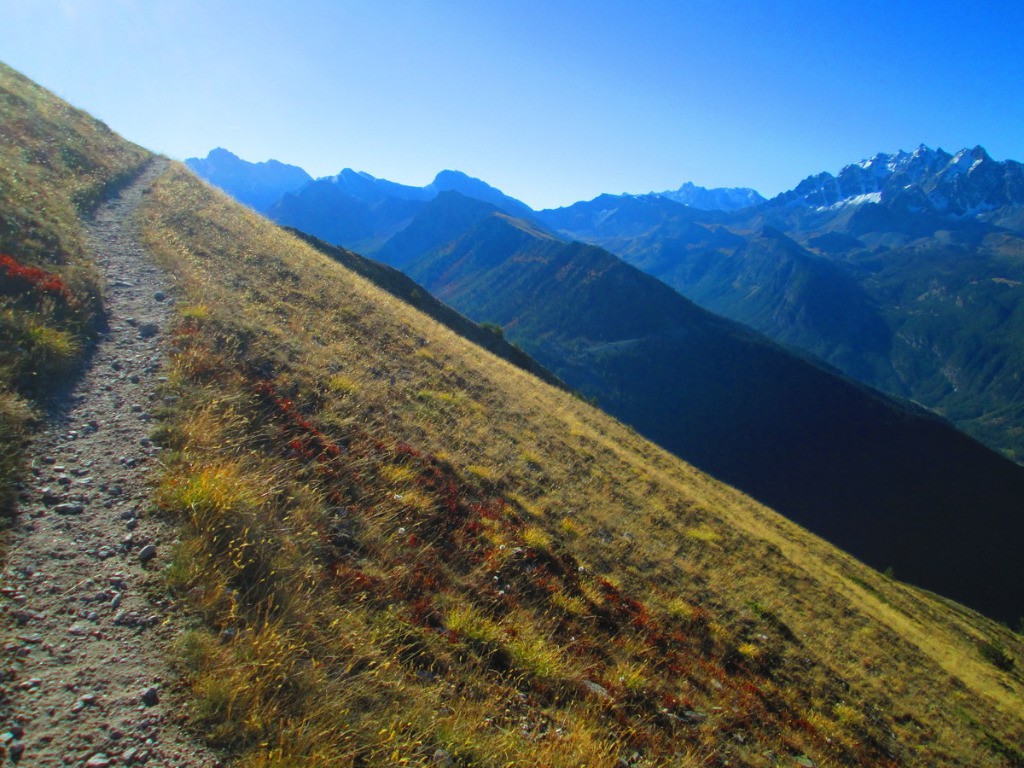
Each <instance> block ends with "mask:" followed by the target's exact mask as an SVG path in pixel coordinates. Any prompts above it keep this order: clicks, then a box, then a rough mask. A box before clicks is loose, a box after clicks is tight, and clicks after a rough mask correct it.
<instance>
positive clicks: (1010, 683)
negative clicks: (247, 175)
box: [0, 70, 1024, 766]
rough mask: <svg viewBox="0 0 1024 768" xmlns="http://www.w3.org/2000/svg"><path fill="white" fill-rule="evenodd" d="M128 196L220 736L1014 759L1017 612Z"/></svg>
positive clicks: (164, 502)
mask: <svg viewBox="0 0 1024 768" xmlns="http://www.w3.org/2000/svg"><path fill="white" fill-rule="evenodd" d="M12 79H13V80H14V81H15V82H20V81H19V80H18V79H17V77H16V76H15V75H14V74H13V73H11V72H10V71H9V70H4V71H3V72H2V73H0V81H2V83H3V85H4V87H10V82H11V81H12ZM39 93H40V95H39V102H38V103H37V105H36V106H35V107H33V108H32V109H30V110H28V111H26V112H25V114H24V117H25V119H26V121H27V122H28V123H30V124H32V125H35V126H44V125H45V122H44V121H43V120H42V117H43V115H44V114H45V113H46V111H47V110H52V109H56V108H60V109H64V108H65V107H64V106H63V105H61V104H60V102H59V101H57V100H56V99H55V98H54V97H52V96H50V95H48V94H45V93H41V92H39ZM36 109H38V110H40V113H39V114H36V113H35V111H33V110H36ZM55 127H56V128H59V129H60V130H56V131H50V130H49V128H47V136H46V140H47V142H52V143H53V144H54V146H56V147H60V146H61V143H62V138H61V137H62V135H63V130H64V129H66V127H67V125H66V123H65V122H64V121H60V122H58V123H56V124H55ZM94 128H98V126H96V125H95V124H94ZM2 142H3V143H5V144H6V143H7V142H8V138H7V135H6V134H5V135H4V137H3V139H2ZM113 145H114V146H113V149H114V150H115V151H117V152H126V153H134V152H136V150H134V149H133V148H131V147H130V146H129V145H126V144H123V143H121V142H119V141H113ZM5 149H9V147H5ZM32 170H33V172H36V173H38V178H39V179H40V180H42V182H43V183H51V184H54V185H55V188H56V187H57V186H59V185H57V184H56V182H57V181H58V180H59V178H60V177H59V175H58V174H57V173H56V172H55V171H54V169H53V168H50V167H45V166H41V165H37V166H33V168H32ZM30 192H31V190H30ZM3 213H4V215H7V214H8V213H9V211H7V210H6V208H5V209H4V211H3ZM26 216H27V217H28V219H31V220H32V221H35V222H40V221H42V218H41V217H40V216H39V210H38V209H37V210H35V211H34V212H33V211H28V212H27V213H26ZM143 224H144V228H145V237H146V239H147V242H148V244H149V247H150V248H151V249H152V251H153V253H154V254H155V255H156V256H158V258H160V259H161V261H162V263H163V264H164V265H165V267H166V268H167V269H168V270H169V272H170V274H171V275H172V276H173V278H174V279H175V280H176V283H177V291H178V293H179V295H180V298H181V301H179V302H177V311H178V313H179V317H178V321H177V326H176V329H175V333H174V341H173V347H172V349H171V361H170V363H169V367H168V370H167V377H168V381H167V389H166V392H165V398H164V402H165V405H166V409H165V412H164V413H163V414H162V427H161V432H160V439H162V440H163V441H164V442H165V443H166V444H167V445H168V446H169V448H170V450H169V451H168V452H167V453H166V461H167V469H166V472H165V475H164V477H163V478H162V480H161V482H160V485H159V487H158V488H157V489H156V491H155V493H156V500H157V502H158V503H159V505H160V508H161V509H163V514H167V515H170V516H173V519H175V520H178V521H179V523H180V525H181V538H180V544H179V546H178V551H177V552H176V554H175V556H174V561H173V564H172V565H171V566H170V567H169V568H168V569H167V570H166V571H165V573H166V578H167V584H168V588H169V589H171V590H173V591H174V594H175V595H176V597H177V599H178V601H179V604H180V605H181V606H182V607H183V609H184V610H185V611H187V612H189V613H190V614H191V615H192V616H193V617H194V621H195V627H194V629H193V631H191V632H190V633H189V634H187V635H186V636H185V637H183V639H182V641H181V643H180V648H179V655H180V658H179V661H180V665H181V669H182V674H183V676H184V678H185V681H186V682H187V684H188V685H189V686H190V688H191V690H192V692H193V694H194V704H193V706H192V707H191V709H190V715H191V717H192V721H193V723H194V725H195V727H196V728H197V729H198V731H199V733H200V734H202V735H203V736H204V737H205V738H207V739H209V740H210V741H211V742H213V743H216V744H220V745H222V746H224V747H225V748H226V749H228V750H229V753H230V755H231V757H232V758H233V763H234V764H236V765H246V766H286V765H287V766H295V765H303V766H316V765H331V766H338V765H341V766H345V765H353V766H354V765H364V766H365V765H402V764H431V763H433V764H443V763H446V762H447V763H454V764H456V765H483V766H488V765H509V764H530V763H533V764H537V765H574V766H575V765H583V764H586V765H590V766H601V765H609V766H610V765H621V764H623V762H625V763H626V764H630V765H680V764H682V765H686V764H692V765H698V764H699V765H725V764H729V765H733V766H736V765H754V766H769V765H780V766H793V765H810V764H815V765H868V764H870V765H935V764H941V765H964V766H967V765H971V766H976V765H981V766H1005V765H1018V764H1020V763H1021V761H1022V760H1024V756H1022V755H1021V752H1020V748H1019V744H1020V743H1021V741H1022V739H1024V720H1022V717H1021V712H1022V709H1024V708H1022V701H1024V678H1022V675H1021V664H1022V662H1021V661H1020V660H1021V659H1022V658H1024V644H1022V642H1021V639H1020V638H1019V637H1018V636H1016V635H1014V634H1012V633H1011V632H1009V631H1008V630H1006V629H1005V628H1004V627H1001V626H999V625H997V624H995V623H993V622H991V621H988V620H986V619H984V618H983V617H980V616H979V615H977V614H975V613H973V612H971V611H968V610H965V609H963V608H961V607H959V606H956V605H954V604H951V603H948V602H946V601H944V600H941V599H938V598H936V597H934V596H932V595H929V594H927V593H924V592H921V591H919V590H916V589H914V588H911V587H908V586H906V585H903V584H900V583H898V582H895V581H892V580H890V579H887V578H884V577H882V576H881V575H879V574H878V573H877V572H875V571H873V570H871V569H869V568H865V567H864V566H863V565H861V564H859V563H858V562H856V561H855V560H853V559H852V558H850V557H848V556H846V555H844V554H843V553H841V552H839V551H837V550H836V549H834V548H833V547H831V546H829V545H828V544H826V543H824V542H822V541H821V540H820V539H818V538H816V537H814V536H811V535H809V534H808V533H807V532H806V531H804V530H803V529H801V528H799V527H798V526H795V525H793V524H792V523H790V522H788V521H786V520H785V519H783V518H781V517H779V516H778V515H776V514H775V513H773V512H771V511H770V510H768V509H766V508H764V507H762V506H760V505H758V504H756V503H754V502H752V501H751V500H750V499H749V498H747V497H745V496H743V495H742V494H740V493H738V492H736V491H735V490H733V489H731V488H728V487H726V486H724V485H722V484H720V483H718V482H715V481H714V480H712V479H710V478H708V477H707V476H705V475H703V474H702V473H700V472H698V471H696V470H694V469H693V468H691V467H689V466H688V465H686V464H684V463H682V462H680V461H679V460H678V459H676V458H674V457H672V456H670V455H668V454H666V453H665V452H664V451H661V450H660V449H658V448H656V447H655V446H653V445H651V444H650V443H648V442H646V441H644V440H642V439H640V438H639V437H637V436H636V435H635V434H634V433H633V432H631V431H630V430H628V429H626V428H624V427H622V425H620V424H618V423H617V422H615V421H613V420H611V419H609V418H608V417H607V416H605V415H604V414H602V413H600V412H598V411H596V410H594V409H592V408H590V407H589V406H587V405H586V404H585V403H582V402H581V401H579V400H578V399H576V398H573V397H571V396H569V395H567V394H566V393H565V392H563V391H561V390H559V389H557V388H554V387H551V386H548V385H546V384H543V383H541V382H539V381H538V380H537V379H536V378H535V377H533V376H531V375H529V374H527V373H526V372H524V371H522V370H521V369H520V368H518V367H516V366H513V365H511V364H509V363H507V362H505V361H503V360H501V359H499V358H496V357H493V356H491V355H490V354H489V353H487V352H484V351H481V350H480V348H479V347H476V346H475V345H473V344H471V343H469V342H468V341H466V340H465V339H463V338H461V337H459V336H457V335H455V334H453V333H452V332H451V331H450V330H449V329H448V328H447V327H444V326H442V325H440V324H438V323H436V322H435V321H434V320H432V319H431V318H429V317H427V316H426V315H424V314H422V313H420V312H418V311H417V310H416V309H414V308H412V307H410V306H409V305H408V304H405V303H404V302H401V301H400V300H398V299H397V298H396V297H395V296H393V295H392V294H391V293H389V292H387V291H385V290H382V289H381V288H379V287H377V286H374V285H372V284H371V283H370V282H369V281H367V280H366V279H364V278H363V277H360V276H358V275H357V274H355V273H354V272H353V271H351V270H349V269H347V268H345V267H344V266H343V265H341V264H339V263H338V262H337V261H335V260H332V259H327V258H324V256H323V254H322V253H320V252H319V251H318V250H316V249H314V248H312V247H311V246H310V245H308V244H307V243H304V242H303V241H301V240H299V239H298V238H295V237H294V236H292V235H290V234H288V233H286V232H284V231H283V230H280V229H278V228H276V227H274V226H273V225H271V224H270V223H268V222H267V221H265V220H263V219H261V218H259V217H258V216H256V215H255V214H253V213H252V212H250V211H248V210H246V209H244V208H242V207H241V206H239V205H238V204H235V203H232V202H230V201H228V200H227V199H226V198H225V197H223V196H222V195H220V194H218V193H215V192H213V191H212V190H211V189H209V188H208V187H206V186H205V185H203V184H201V183H200V182H198V181H197V180H196V179H195V178H194V177H192V176H191V175H190V174H188V173H187V172H186V171H185V170H184V169H183V168H181V167H176V168H175V169H174V170H172V171H171V172H170V173H169V174H168V175H167V176H166V177H165V178H164V179H162V180H161V181H160V183H159V184H158V186H157V187H156V188H155V189H154V191H153V193H152V194H150V195H148V196H147V201H146V204H145V209H144V211H143ZM68 231H70V232H75V231H77V227H76V226H75V225H74V219H73V218H72V219H70V220H69V227H68ZM11 242H12V243H13V245H12V247H16V246H18V244H19V240H18V237H17V236H15V237H13V239H12V241H11Z"/></svg>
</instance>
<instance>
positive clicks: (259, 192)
mask: <svg viewBox="0 0 1024 768" xmlns="http://www.w3.org/2000/svg"><path fill="white" fill-rule="evenodd" d="M185 165H187V166H188V167H189V168H191V169H192V170H193V171H195V173H196V175H198V176H199V177H201V178H203V179H206V180H207V181H208V182H210V183H211V184H213V185H214V186H217V187H220V188H221V189H223V190H224V191H225V192H227V193H228V194H230V195H231V196H232V197H233V198H235V199H236V200H238V202H240V203H245V204H246V205H248V206H249V207H250V208H254V209H256V210H257V211H260V212H264V211H266V210H267V208H268V207H270V206H271V205H273V204H274V203H275V202H276V201H277V200H278V199H279V198H280V197H281V196H282V195H285V194H287V193H288V192H293V191H295V190H297V189H299V188H300V187H302V186H303V185H305V184H307V183H309V182H311V181H312V180H313V177H312V176H310V175H309V174H308V173H306V172H305V171H304V170H302V169H301V168H299V167H298V166H296V165H285V164H284V163H281V162H278V161H277V160H267V161H266V162H263V163H250V162H247V161H245V160H242V159H241V158H240V157H238V155H235V154H233V153H231V152H228V150H226V149H221V148H218V149H214V150H211V151H210V153H209V154H208V155H207V156H206V157H205V158H202V159H200V158H198V157H193V158H190V159H188V160H186V161H185Z"/></svg>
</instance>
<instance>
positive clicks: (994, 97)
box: [0, 0, 1024, 208]
mask: <svg viewBox="0 0 1024 768" xmlns="http://www.w3.org/2000/svg"><path fill="white" fill-rule="evenodd" d="M0 19H2V20H3V21H2V23H0V60H3V61H5V62H6V63H8V64H10V65H11V66H13V67H15V68H16V69H19V70H20V71H22V72H24V73H25V74H26V75H28V76H29V77H32V78H33V79H35V80H37V81H38V82H40V83H41V84H42V85H44V86H46V87H48V88H50V89H52V90H54V91H55V92H56V93H57V94H58V95H60V96H62V97H64V98H66V99H68V100H69V101H71V102H72V103H73V104H75V105H76V106H79V107H82V108H84V109H86V110H88V111H89V112H91V113H92V114H94V115H96V116H97V117H99V118H101V119H103V120H104V121H106V122H107V123H108V124H109V125H110V126H111V127H112V128H114V129H115V130H117V131H118V132H119V133H121V134H122V135H124V136H125V137H127V138H129V139H132V140H133V141H136V142H138V143H140V144H142V145H144V146H146V147H148V148H150V149H153V150H157V151H160V152H164V153H166V154H168V155H170V156H171V157H175V158H178V159H183V158H185V157H190V156H194V155H205V154H206V152H207V151H208V150H210V149H211V148H213V147H215V146H224V147H226V148H228V149H230V150H232V151H234V152H235V153H236V154H238V155H240V156H242V157H243V158H245V159H247V160H253V161H256V160H265V159H267V158H270V157H273V158H276V159H279V160H282V161H284V162H289V163H294V164H296V165H301V166H302V167H304V168H305V169H306V170H308V171H309V172H310V173H312V174H313V175H314V176H322V175H327V174H332V173H336V172H338V171H339V170H340V169H341V168H343V167H352V168H355V169H356V170H364V171H367V172H369V173H371V174H373V175H375V176H379V177H384V178H389V179H392V180H394V181H400V182H404V183H409V184H417V185H420V184H426V183H427V182H429V181H430V180H431V179H432V178H433V176H434V174H435V173H436V172H437V171H439V170H442V169H444V168H455V169H458V170H462V171H464V172H466V173H469V174H470V175H472V176H477V177H479V178H482V179H484V180H486V181H488V182H489V183H491V184H493V185H494V186H497V187H499V188H500V189H502V190H503V191H505V192H506V193H508V194H510V195H513V196H515V197H518V198H520V199H522V200H523V201H525V202H526V203H528V204H530V205H531V206H533V207H535V208H543V207H551V206H557V205H566V204H569V203H572V202H574V201H576V200H580V199H589V198H592V197H594V196H596V195H597V194H600V193H601V192H613V193H618V192H646V191H650V190H663V189H669V188H675V187H678V186H680V185H681V184H682V183H683V182H685V181H693V182H695V183H697V184H700V185H703V186H751V187H754V188H755V189H758V190H759V191H760V192H762V193H763V194H766V195H772V194H775V193H778V192H780V191H782V190H784V189H788V188H791V187H793V186H795V184H796V183H797V182H799V181H800V179H802V178H803V177H805V176H807V175H810V174H812V173H817V172H819V171H822V170H829V171H833V172H835V171H837V170H838V169H839V168H840V167H842V166H843V165H845V164H847V163H850V162H856V161H857V160H860V159H862V158H865V157H868V156H870V155H872V154H874V153H875V152H879V151H895V150H897V149H901V148H902V149H912V148H913V147H916V146H917V145H918V144H920V143H925V144H928V145H929V146H932V147H936V146H941V147H943V148H944V149H946V150H948V151H955V150H957V149H960V148H962V147H964V146H974V145H975V144H981V145H983V146H985V147H986V148H987V149H988V151H989V153H990V154H992V155H993V156H994V157H995V158H997V159H1006V158H1013V159H1017V160H1024V45H1022V44H1021V42H1020V41H1021V39H1022V33H1024V3H1020V2H1019V0H1018V1H1017V2H1005V3H996V2H990V3H984V2H982V3H966V2H963V3H959V2H957V3H954V2H944V1H943V0H933V1H932V2H900V1H899V0H891V1H890V2H874V1H873V0H860V1H858V2H853V1H852V0H851V1H850V2H842V3H832V2H824V1H821V2H804V1H802V0H795V1H794V2H762V3H755V2H730V1H729V0H718V1H712V0H707V1H706V0H676V1H675V2H653V1H652V2H630V3H627V2H602V1H601V0H591V1H590V2H582V1H580V2H577V1H576V0H551V2H511V1H509V2H496V1H491V0H475V1H470V0H462V1H461V2H455V1H453V0H429V2H412V1H406V2H398V1H397V0H373V1H371V2H341V1H339V0H335V1H333V2H332V1H329V0H307V1H304V0H292V2H289V3H284V2H262V0H248V1H246V2H235V1H234V0H105V1H104V0H61V1H58V0H0Z"/></svg>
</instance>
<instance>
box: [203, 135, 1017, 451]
mask: <svg viewBox="0 0 1024 768" xmlns="http://www.w3.org/2000/svg"><path fill="white" fill-rule="evenodd" d="M225 158H233V159H234V164H235V165H237V164H238V163H243V164H244V161H240V160H238V159H237V158H234V156H232V155H230V153H227V152H226V151H224V150H215V151H214V152H212V153H211V156H210V157H208V158H207V159H206V160H203V161H201V160H190V161H187V162H188V163H189V164H190V165H191V166H192V167H193V168H194V169H195V170H197V172H199V173H200V175H204V176H205V177H206V178H208V179H209V180H211V181H214V183H217V184H218V185H220V186H222V187H223V188H225V189H226V190H227V191H229V192H232V193H233V194H237V195H238V196H239V198H240V199H243V200H244V199H246V198H245V197H244V196H245V195H246V193H247V190H248V188H247V187H243V188H241V189H240V190H239V191H237V192H236V191H235V190H234V188H233V187H232V186H231V178H229V177H228V175H226V174H224V173H221V174H220V176H219V177H215V176H212V175H209V171H208V169H209V167H210V165H211V162H212V161H213V160H218V159H219V160H223V159H225ZM247 165H248V166H249V171H248V175H246V174H243V173H240V172H238V171H236V172H235V176H236V177H237V178H242V179H246V180H247V184H249V185H250V186H251V185H252V184H253V182H252V180H251V177H260V176H265V177H267V183H266V186H268V187H269V186H271V185H270V181H271V180H272V179H273V177H274V170H275V166H274V165H273V164H272V163H266V164H247ZM278 165H279V164H278ZM296 178H297V177H296ZM1022 178H1024V174H1022V166H1021V164H1020V163H1016V162H1014V161H1003V162H998V161H995V160H993V159H992V158H991V157H989V155H988V154H987V153H986V152H985V150H984V149H982V148H981V147H975V148H974V149H964V150H961V151H960V152H957V153H956V154H949V153H947V152H944V151H943V150H941V149H938V150H932V149H929V148H927V147H924V146H921V147H918V148H917V149H916V150H915V151H913V152H902V151H900V152H897V153H895V154H878V155H875V156H874V157H872V158H871V159H869V160H864V161H861V162H859V163H854V164H851V165H848V166H846V167H845V168H843V169H842V170H841V171H840V172H839V173H838V174H837V175H835V176H833V175H832V174H830V173H821V174H817V175H814V176H811V177H808V178H807V179H805V180H804V181H802V182H801V183H800V184H798V185H797V186H796V187H795V188H794V189H793V190H791V191H789V192H785V193H783V194H781V195H778V196H777V197H775V198H773V199H772V200H770V201H765V200H764V199H763V198H762V197H761V196H760V195H758V194H757V193H756V192H754V191H753V190H746V189H712V190H705V189H703V188H701V187H696V186H695V185H693V184H689V183H688V184H684V185H683V186H682V187H680V189H679V190H676V191H674V192H673V191H669V192H661V193H649V194H646V195H600V196H599V197H597V198H595V199H593V200H590V201H586V202H580V203H576V204H574V205H572V206H569V207H567V208H560V209H555V210H546V211H538V212H534V211H531V210H530V209H529V208H528V207H527V206H525V205H524V204H522V203H521V202H519V201H516V200H514V199H513V198H510V197H508V196H506V195H504V194H502V193H501V192H499V191H498V190H496V189H494V188H493V187H490V186H489V185H487V184H485V183H484V182H482V181H479V180H477V179H471V178H470V177H467V176H465V175H463V174H459V173H457V172H452V171H446V172H443V173H441V174H439V175H438V177H437V179H435V181H434V182H433V183H431V184H429V185H427V186H425V187H410V186H405V185H400V184H395V183H393V182H389V181H386V180H383V179H376V178H374V177H373V176H370V175H369V174H366V173H357V172H355V171H351V170H348V169H346V170H345V171H342V172H341V173H340V174H338V175H337V176H334V177H328V178H326V179H319V180H317V181H307V182H305V184H303V185H301V186H300V187H299V188H298V189H293V190H291V191H289V192H287V193H285V194H283V195H282V196H281V197H280V198H279V199H278V200H277V201H276V202H274V203H271V204H267V205H265V206H264V208H263V210H264V212H266V213H267V214H268V215H269V216H270V217H271V218H273V219H274V220H276V221H278V222H280V223H283V224H286V225H289V226H293V227H296V228H298V229H300V230H302V231H305V232H309V233H311V234H314V235H316V236H317V237H320V238H322V239H324V240H326V241H328V242H331V243H335V244H339V245H343V246H345V247H348V248H352V249H354V250H357V251H359V252H362V253H366V254H369V255H373V254H374V253H375V252H376V251H378V250H379V249H380V248H381V247H382V246H383V245H384V243H385V242H387V240H388V239H389V238H391V237H392V236H394V235H395V234H396V233H398V232H400V231H401V230H402V229H404V228H405V227H407V226H408V225H409V224H410V222H411V221H412V220H413V217H414V216H415V215H416V214H417V213H418V212H419V210H420V209H421V208H422V207H423V206H424V205H425V204H426V203H427V202H428V201H429V200H431V199H432V198H433V197H434V196H436V195H437V194H438V192H440V191H444V190H455V191H459V192H461V193H462V194H464V195H466V196H469V197H473V198H476V199H481V200H485V201H487V202H490V203H492V204H495V205H496V206H497V207H498V208H500V209H501V210H503V211H505V212H506V213H509V214H510V215H514V216H518V217H520V218H523V219H525V220H528V221H531V222H533V223H534V224H540V225H542V226H544V227H546V228H548V229H549V230H551V231H554V232H557V233H559V235H560V236H561V237H563V238H568V239H578V240H581V241H583V242H588V243H591V244H595V245H600V246H602V247H604V248H607V249H608V250H610V251H612V252H613V253H615V254H616V255H618V256H620V257H621V258H623V259H625V260H627V261H628V262H630V263H631V264H634V265H635V266H637V267H639V268H641V269H643V270H644V271H646V272H648V273H649V274H651V275H654V276H655V277H658V278H659V279H661V280H663V281H664V282H666V283H668V284H669V285H670V286H672V287H673V288H675V289H676V290H678V291H679V292H680V293H682V294H683V295H685V296H687V297H688V298H690V299H692V300H693V301H695V302H697V303H698V304H700V305H701V306H703V307H705V308H707V309H710V310H712V311H714V312H716V313H719V314H722V315H724V316H726V317H729V318H731V319H734V320H738V321H740V322H742V323H744V324H747V325H749V326H751V327H752V328H755V329H756V330H758V331H761V332H762V333H765V334H767V335H768V336H770V337H771V338H773V339H775V340H777V341H779V342H782V343H784V344H786V345H790V346H792V347H796V348H798V349H801V350H804V351H806V352H809V353H811V354H813V355H815V356H817V357H819V358H821V359H822V360H824V361H826V362H828V363H829V364H831V365H833V366H835V367H836V368H838V369H839V370H841V371H842V372H844V373H846V374H847V375H849V376H852V377H854V378H855V379H857V380H859V381H863V382H865V383H867V384H869V385H871V386H874V387H878V388H880V389H882V390H884V391H886V392H889V393H891V394H894V395H898V396H901V397H910V398H912V399H914V400H916V401H918V402H920V403H922V404H923V405H925V406H926V407H928V408H931V409H933V410H935V411H937V412H939V413H941V414H943V415H945V416H947V417H948V418H950V419H952V420H953V421H954V422H955V423H956V424H957V425H958V426H959V427H961V428H962V429H965V430H966V431H968V432H970V433H971V434H972V435H974V436H975V437H977V438H978V439H981V440H983V441H985V442H986V443H988V444H989V445H990V446H992V447H994V448H997V449H998V450H1001V451H1003V452H1004V453H1006V454H1007V455H1008V456H1011V457H1014V458H1018V459H1020V458H1022V457H1024V387H1021V386H1019V382H1020V381H1021V380H1022V377H1024V304H1021V301H1020V299H1021V295H1022V291H1021V286H1022V285H1024V269H1022V267H1021V261H1022V260H1021V258H1020V254H1021V253H1022V252H1024V239H1022V237H1024V236H1022V232H1024V205H1022V204H1021V202H1022V200H1024V192H1022V189H1024V182H1022ZM748 203H750V204H748Z"/></svg>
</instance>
